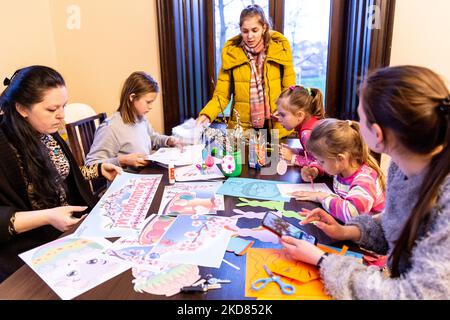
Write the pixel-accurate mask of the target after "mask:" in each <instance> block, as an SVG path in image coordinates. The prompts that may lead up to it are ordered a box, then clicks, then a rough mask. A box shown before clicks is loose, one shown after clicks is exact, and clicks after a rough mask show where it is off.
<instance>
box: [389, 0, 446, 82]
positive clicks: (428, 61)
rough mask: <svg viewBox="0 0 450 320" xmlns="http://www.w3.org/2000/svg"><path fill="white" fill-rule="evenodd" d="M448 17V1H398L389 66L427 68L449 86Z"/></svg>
mask: <svg viewBox="0 0 450 320" xmlns="http://www.w3.org/2000/svg"><path fill="white" fill-rule="evenodd" d="M449 14H450V1H449V0H428V1H424V0H397V1H396V8H395V18H394V34H393V39H392V54H391V65H402V64H413V65H420V66H424V67H428V68H430V69H432V70H433V71H435V72H437V73H438V74H440V75H442V76H443V77H444V78H445V80H446V81H447V83H449V82H450V41H449V38H450V23H449V22H450V21H449V20H450V16H449ZM449 87H450V85H449Z"/></svg>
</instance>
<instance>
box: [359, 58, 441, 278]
mask: <svg viewBox="0 0 450 320" xmlns="http://www.w3.org/2000/svg"><path fill="white" fill-rule="evenodd" d="M360 95H361V102H362V108H363V110H364V112H365V114H366V116H367V125H369V126H370V125H372V124H374V123H376V124H378V125H379V126H380V127H381V128H382V130H386V129H389V130H391V132H392V133H393V134H394V135H395V136H396V138H397V139H398V141H399V143H400V144H401V145H402V146H403V147H404V148H406V149H408V150H410V151H411V152H414V153H417V154H423V155H427V154H433V153H435V155H434V156H433V158H432V160H431V163H430V165H429V169H428V173H427V175H426V177H427V178H426V179H425V180H424V181H423V183H422V186H421V187H420V191H419V194H418V197H417V203H415V204H414V208H413V209H412V212H411V215H410V216H409V218H408V221H407V222H406V224H405V226H404V228H403V231H402V232H401V235H400V237H399V238H398V240H397V242H396V244H395V248H394V250H393V252H392V256H391V258H392V272H391V274H392V277H399V276H400V272H399V261H400V257H401V256H406V257H407V258H409V257H410V256H411V252H412V249H413V246H414V243H415V241H416V239H417V233H418V230H419V227H420V226H421V225H422V223H424V222H425V221H426V220H427V219H428V217H429V215H430V212H431V209H432V207H433V205H434V204H435V203H436V201H437V198H438V191H439V187H440V186H441V184H442V183H443V181H444V179H445V177H446V176H447V175H448V173H449V171H450V161H449V159H450V148H449V141H450V123H449V109H450V101H449V91H448V89H447V87H446V85H445V83H444V82H443V80H442V79H441V78H440V77H439V76H438V75H437V74H436V73H434V72H433V71H431V70H429V69H427V68H423V67H416V66H398V67H390V68H383V69H379V70H377V71H375V72H374V73H373V74H371V75H370V76H369V77H368V78H367V79H366V80H365V81H364V82H363V84H362V86H361V88H360ZM441 149H442V150H441ZM439 151H440V152H439Z"/></svg>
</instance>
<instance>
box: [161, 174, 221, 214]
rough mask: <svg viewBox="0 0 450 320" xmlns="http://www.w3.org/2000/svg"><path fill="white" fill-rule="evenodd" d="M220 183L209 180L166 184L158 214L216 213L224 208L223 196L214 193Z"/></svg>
mask: <svg viewBox="0 0 450 320" xmlns="http://www.w3.org/2000/svg"><path fill="white" fill-rule="evenodd" d="M221 185H222V182H221V181H216V182H213V181H211V182H186V183H176V184H174V185H173V186H166V187H165V188H164V194H163V197H162V199H161V205H160V207H159V212H158V214H160V215H178V214H191V215H192V214H216V213H217V211H220V210H224V209H225V204H224V198H223V196H222V195H217V194H216V192H217V190H218V189H219V188H220V186H221Z"/></svg>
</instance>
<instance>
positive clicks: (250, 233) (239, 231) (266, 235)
mask: <svg viewBox="0 0 450 320" xmlns="http://www.w3.org/2000/svg"><path fill="white" fill-rule="evenodd" d="M227 228H228V229H229V230H231V231H233V235H235V236H239V237H250V238H253V239H256V240H259V241H261V242H268V243H274V244H278V243H280V237H278V236H277V235H276V234H275V233H273V232H271V231H269V230H267V229H266V228H264V227H262V226H259V227H256V228H240V227H237V226H233V227H227Z"/></svg>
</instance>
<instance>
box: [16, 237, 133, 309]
mask: <svg viewBox="0 0 450 320" xmlns="http://www.w3.org/2000/svg"><path fill="white" fill-rule="evenodd" d="M110 245H111V243H110V242H109V241H107V240H105V239H100V238H99V239H95V240H94V239H88V238H73V237H64V238H60V239H57V240H55V241H52V242H49V243H46V244H44V245H42V246H40V247H37V248H35V249H32V250H30V251H27V252H24V253H22V254H20V255H19V256H20V258H22V260H24V261H25V262H26V264H28V265H29V266H30V267H31V269H33V271H34V272H36V273H37V274H38V275H39V277H41V278H42V280H44V281H45V283H46V284H47V285H48V286H49V287H50V288H51V289H52V290H53V291H55V293H56V294H57V295H58V296H59V297H61V298H62V299H64V300H69V299H72V298H74V297H76V296H78V295H80V294H82V293H84V292H86V291H88V290H90V289H92V288H94V287H96V286H97V285H99V284H101V283H103V282H105V281H107V280H109V279H111V278H113V277H115V276H117V275H118V274H120V273H122V272H123V271H125V270H127V269H129V268H130V267H129V266H128V265H127V264H124V263H122V262H120V261H117V260H116V259H113V258H111V257H109V256H107V255H104V254H102V252H103V251H104V250H105V249H106V248H108V247H109V246H110Z"/></svg>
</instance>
